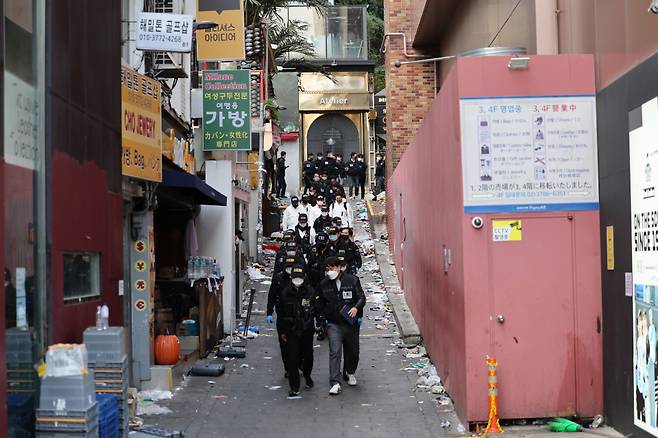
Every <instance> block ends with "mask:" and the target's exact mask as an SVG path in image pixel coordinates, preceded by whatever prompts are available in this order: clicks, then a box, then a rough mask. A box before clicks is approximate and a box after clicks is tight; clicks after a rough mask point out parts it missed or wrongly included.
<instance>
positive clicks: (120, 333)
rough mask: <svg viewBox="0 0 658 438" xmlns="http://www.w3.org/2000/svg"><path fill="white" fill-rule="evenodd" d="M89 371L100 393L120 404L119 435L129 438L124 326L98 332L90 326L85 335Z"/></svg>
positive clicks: (126, 357)
mask: <svg viewBox="0 0 658 438" xmlns="http://www.w3.org/2000/svg"><path fill="white" fill-rule="evenodd" d="M83 339H84V343H85V346H86V347H87V357H88V363H89V369H90V370H93V372H94V379H95V380H94V383H95V388H96V392H97V393H101V394H113V395H114V396H116V398H117V403H118V404H119V436H121V437H127V436H128V384H129V380H128V356H127V354H126V343H125V333H124V329H123V327H109V328H108V329H106V330H98V329H96V327H89V328H88V329H86V330H85V332H84V334H83Z"/></svg>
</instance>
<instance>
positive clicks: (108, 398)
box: [96, 393, 119, 438]
mask: <svg viewBox="0 0 658 438" xmlns="http://www.w3.org/2000/svg"><path fill="white" fill-rule="evenodd" d="M96 400H97V401H98V432H99V436H100V438H119V404H118V400H117V397H116V396H115V395H113V394H105V393H97V394H96Z"/></svg>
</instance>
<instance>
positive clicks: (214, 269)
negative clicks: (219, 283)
mask: <svg viewBox="0 0 658 438" xmlns="http://www.w3.org/2000/svg"><path fill="white" fill-rule="evenodd" d="M212 276H213V277H215V278H219V265H218V264H217V260H216V259H213V261H212Z"/></svg>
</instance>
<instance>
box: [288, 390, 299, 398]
mask: <svg viewBox="0 0 658 438" xmlns="http://www.w3.org/2000/svg"><path fill="white" fill-rule="evenodd" d="M288 398H300V397H299V391H290V392H289V393H288Z"/></svg>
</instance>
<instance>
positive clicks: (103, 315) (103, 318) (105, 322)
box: [101, 304, 110, 330]
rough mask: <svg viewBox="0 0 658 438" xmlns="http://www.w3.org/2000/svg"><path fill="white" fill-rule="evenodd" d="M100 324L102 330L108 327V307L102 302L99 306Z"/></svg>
mask: <svg viewBox="0 0 658 438" xmlns="http://www.w3.org/2000/svg"><path fill="white" fill-rule="evenodd" d="M101 325H102V329H103V330H107V329H108V328H109V327H110V308H109V307H107V304H103V307H101Z"/></svg>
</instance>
